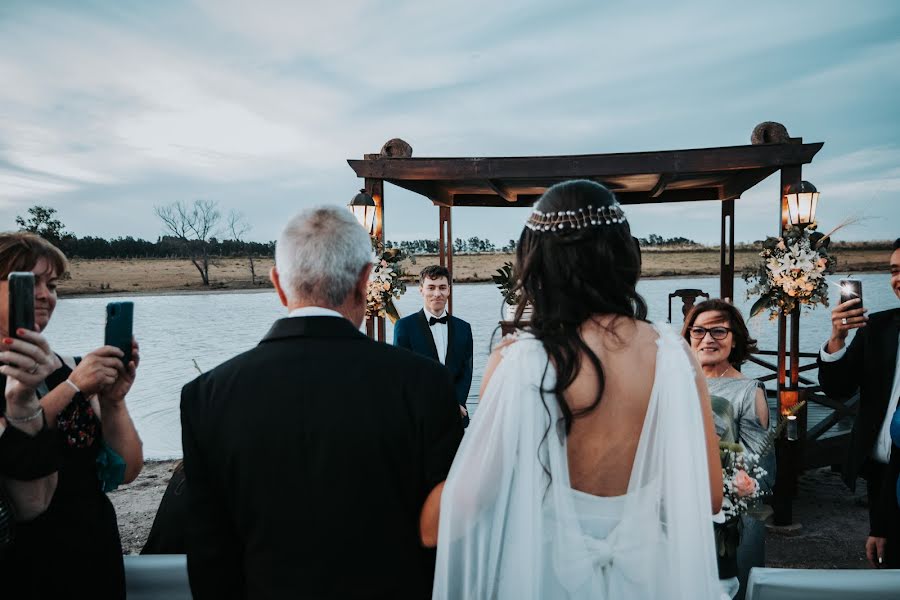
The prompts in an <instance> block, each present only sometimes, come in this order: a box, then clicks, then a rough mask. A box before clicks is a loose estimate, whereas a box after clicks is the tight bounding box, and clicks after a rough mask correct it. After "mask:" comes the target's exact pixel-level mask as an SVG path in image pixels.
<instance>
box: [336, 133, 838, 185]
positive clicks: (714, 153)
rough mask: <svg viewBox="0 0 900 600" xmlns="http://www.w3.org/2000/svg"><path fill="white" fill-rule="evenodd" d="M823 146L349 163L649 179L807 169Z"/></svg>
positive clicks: (367, 171)
mask: <svg viewBox="0 0 900 600" xmlns="http://www.w3.org/2000/svg"><path fill="white" fill-rule="evenodd" d="M822 145H823V143H822V142H819V143H815V144H764V145H758V146H728V147H722V148H700V149H694V150H668V151H662V152H630V153H621V154H588V155H572V156H534V157H530V156H529V157H501V158H390V159H386V158H377V159H364V160H352V159H351V160H348V161H347V162H348V164H349V165H350V167H351V168H352V169H353V170H354V171H355V172H356V174H357V176H359V177H375V178H383V179H390V180H421V181H428V180H444V181H453V180H461V179H462V180H465V179H468V180H482V181H483V180H485V179H500V180H503V179H507V178H512V179H532V180H533V179H540V178H544V177H548V178H566V179H571V178H590V179H593V178H597V177H600V178H603V177H610V178H613V177H616V176H623V175H637V174H644V173H670V174H672V175H678V174H683V173H710V172H719V171H733V170H740V169H755V168H771V167H782V166H786V165H798V164H806V163H809V162H811V161H812V159H813V157H814V156H815V155H816V153H817V152H818V151H819V150H820V149H821V148H822Z"/></svg>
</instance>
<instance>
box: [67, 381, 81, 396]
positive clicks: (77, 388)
mask: <svg viewBox="0 0 900 600" xmlns="http://www.w3.org/2000/svg"><path fill="white" fill-rule="evenodd" d="M64 383H68V384H69V385H70V386H71V387H72V389H73V390H75V393H76V394H80V393H81V388H79V387H78V386H77V385H75V384H74V383H72V380H71V379H66V380H65V381H64Z"/></svg>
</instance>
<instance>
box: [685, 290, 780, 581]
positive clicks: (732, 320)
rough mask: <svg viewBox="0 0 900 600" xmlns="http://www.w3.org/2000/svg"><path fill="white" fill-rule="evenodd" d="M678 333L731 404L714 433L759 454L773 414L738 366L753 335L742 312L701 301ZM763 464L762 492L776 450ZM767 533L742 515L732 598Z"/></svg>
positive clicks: (718, 395) (714, 392) (759, 561)
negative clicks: (726, 419) (727, 420)
mask: <svg viewBox="0 0 900 600" xmlns="http://www.w3.org/2000/svg"><path fill="white" fill-rule="evenodd" d="M681 334H682V336H683V337H684V339H685V340H686V341H687V342H688V343H689V344H690V345H691V349H692V350H693V351H694V354H695V355H696V356H697V362H699V363H700V367H701V368H702V369H703V374H704V375H705V376H706V384H707V386H708V387H709V395H710V398H711V399H712V402H713V404H716V403H717V402H719V403H722V404H725V403H727V404H726V407H728V406H727V405H730V407H728V408H730V410H728V411H727V412H726V413H723V412H721V411H717V414H716V415H715V421H716V433H717V434H718V435H719V436H720V437H721V438H722V439H723V440H725V441H735V442H738V443H740V444H741V445H743V446H744V449H745V450H746V451H747V452H752V453H754V454H761V453H762V451H763V449H764V447H765V444H766V437H767V436H768V433H769V426H770V424H771V423H772V419H771V418H770V415H769V406H768V404H767V403H766V392H765V387H763V385H762V383H760V382H759V381H757V380H756V379H750V378H748V377H746V376H745V375H743V374H742V373H741V372H740V371H739V370H738V367H740V366H741V364H743V363H744V362H745V361H746V360H747V358H749V356H750V354H751V353H752V352H753V351H754V350H756V340H754V339H753V338H751V337H750V332H749V331H748V330H747V325H746V324H745V323H744V318H743V317H742V316H741V313H740V311H739V310H738V309H737V308H735V307H734V306H733V305H731V304H729V303H728V302H725V301H724V300H719V299H713V300H706V301H704V302H700V303H698V304H697V305H695V306H694V308H693V309H691V311H690V312H689V313H688V316H687V318H686V319H685V321H684V328H683V329H682V331H681ZM723 414H728V415H732V419H733V421H732V422H731V423H725V422H723V419H722V415H723ZM729 432H733V438H734V439H726V437H731V436H729ZM761 466H762V467H763V468H764V469H766V471H768V475H767V476H766V477H765V478H764V480H763V481H760V485H761V487H762V489H763V490H764V491H771V486H772V484H773V483H774V481H775V460H774V453H770V454H768V455H767V456H766V457H764V458H763V459H762V460H761ZM765 535H766V529H765V525H764V524H763V523H762V522H761V521H759V520H757V519H755V518H753V517H748V516H744V517H743V533H742V534H741V542H740V546H738V553H737V566H738V580H739V582H740V587H741V589H740V591H739V593H738V595H737V596H735V597H736V598H743V597H744V592H745V590H746V585H747V576H748V575H749V573H750V569H751V568H752V567H762V566H764V565H765V557H766V553H765Z"/></svg>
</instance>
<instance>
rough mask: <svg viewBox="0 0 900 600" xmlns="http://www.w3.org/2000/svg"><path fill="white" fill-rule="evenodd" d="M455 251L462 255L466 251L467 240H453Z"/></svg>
mask: <svg viewBox="0 0 900 600" xmlns="http://www.w3.org/2000/svg"><path fill="white" fill-rule="evenodd" d="M453 251H454V252H456V253H458V254H462V253H463V252H465V251H466V240H464V239H462V238H456V239H455V240H453Z"/></svg>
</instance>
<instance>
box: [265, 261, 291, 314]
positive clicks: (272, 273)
mask: <svg viewBox="0 0 900 600" xmlns="http://www.w3.org/2000/svg"><path fill="white" fill-rule="evenodd" d="M269 279H271V280H272V285H274V286H275V292H276V293H277V294H278V299H279V300H281V304H282V305H283V306H287V305H288V299H287V294H285V293H284V288H283V287H281V277H280V275H279V274H278V267H276V266H274V265H273V266H272V268H271V269H269Z"/></svg>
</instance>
